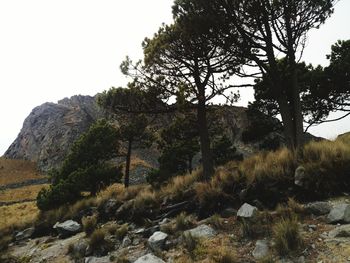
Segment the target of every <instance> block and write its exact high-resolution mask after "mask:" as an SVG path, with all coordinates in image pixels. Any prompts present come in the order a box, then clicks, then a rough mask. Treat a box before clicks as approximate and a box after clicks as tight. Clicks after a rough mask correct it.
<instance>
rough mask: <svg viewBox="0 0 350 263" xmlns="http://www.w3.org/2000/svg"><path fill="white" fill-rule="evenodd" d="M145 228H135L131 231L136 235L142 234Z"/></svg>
mask: <svg viewBox="0 0 350 263" xmlns="http://www.w3.org/2000/svg"><path fill="white" fill-rule="evenodd" d="M145 230H146V229H145V228H138V229H135V230H134V231H133V233H134V234H136V235H143V233H144V232H145Z"/></svg>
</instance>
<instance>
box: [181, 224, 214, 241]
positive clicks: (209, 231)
mask: <svg viewBox="0 0 350 263" xmlns="http://www.w3.org/2000/svg"><path fill="white" fill-rule="evenodd" d="M188 233H189V234H191V236H193V237H196V238H202V237H204V238H210V237H214V236H215V235H216V234H217V232H216V231H215V230H214V229H213V228H211V227H210V226H208V225H200V226H197V227H195V228H192V229H190V230H187V231H185V232H184V234H185V235H187V234H188Z"/></svg>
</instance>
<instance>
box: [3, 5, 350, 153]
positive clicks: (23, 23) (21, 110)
mask: <svg viewBox="0 0 350 263" xmlns="http://www.w3.org/2000/svg"><path fill="white" fill-rule="evenodd" d="M172 3H173V0H147V1H144V0H128V1H118V0H99V1H97V0H60V1H58V0H55V1H54V0H31V1H28V0H1V1H0V125H1V126H0V156H1V155H2V154H3V153H4V152H5V151H6V149H7V148H8V147H9V146H10V144H11V143H12V142H13V141H14V139H15V138H16V136H17V134H18V133H19V132H20V129H21V127H22V124H23V121H24V119H25V118H26V117H27V116H28V115H29V113H30V112H31V110H32V109H33V108H34V107H36V106H39V105H41V104H43V103H45V102H57V101H58V100H60V99H62V98H65V97H70V96H73V95H78V94H81V95H95V94H96V93H98V92H102V91H103V90H106V89H109V88H111V87H113V86H114V87H118V86H124V85H125V84H126V83H127V79H126V78H125V77H124V76H123V75H122V74H121V73H120V70H119V65H120V63H121V62H122V61H123V60H124V59H125V57H126V56H127V55H129V56H130V57H131V58H134V59H135V60H136V59H140V58H142V48H141V42H142V40H143V39H144V38H145V37H146V36H147V37H151V36H152V35H153V34H154V33H155V32H156V31H157V29H158V28H159V26H160V25H161V24H162V23H163V22H164V23H170V22H171V20H172V15H171V6H172ZM349 11H350V1H349V0H340V1H339V3H338V4H337V5H336V8H335V13H334V14H333V16H332V17H331V18H330V19H329V20H327V22H326V24H325V25H323V26H322V27H321V28H320V29H319V30H312V31H311V32H310V34H309V39H308V45H307V47H306V50H305V53H304V57H303V60H304V61H306V62H307V63H312V64H314V65H316V64H321V65H327V63H328V62H327V60H326V54H329V53H330V47H331V45H332V44H334V43H335V42H336V41H337V40H338V39H350V30H349V28H348V25H350V16H349ZM252 99H253V96H252V91H251V90H246V91H242V92H241V101H240V102H239V103H238V105H246V104H247V101H249V100H252ZM310 131H311V132H312V133H313V134H315V135H319V136H323V137H326V138H335V137H336V135H337V134H341V133H344V132H346V131H350V117H348V118H346V119H344V120H343V121H340V122H337V123H331V124H323V125H320V126H318V127H316V128H313V129H311V130H310Z"/></svg>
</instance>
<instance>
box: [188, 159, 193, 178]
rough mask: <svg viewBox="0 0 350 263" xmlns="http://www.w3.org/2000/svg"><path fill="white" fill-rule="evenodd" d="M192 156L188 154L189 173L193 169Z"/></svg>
mask: <svg viewBox="0 0 350 263" xmlns="http://www.w3.org/2000/svg"><path fill="white" fill-rule="evenodd" d="M192 159H193V158H192V156H188V172H189V173H190V174H192V170H193V168H192Z"/></svg>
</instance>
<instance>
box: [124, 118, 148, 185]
mask: <svg viewBox="0 0 350 263" xmlns="http://www.w3.org/2000/svg"><path fill="white" fill-rule="evenodd" d="M148 125H149V121H148V119H147V117H146V116H145V115H144V114H136V115H135V114H130V115H128V116H127V117H126V118H125V120H124V121H123V122H122V124H121V125H120V127H119V130H118V131H119V136H120V137H119V138H120V140H121V141H124V142H126V144H127V151H126V161H125V173H124V186H125V187H128V186H129V177H130V163H131V154H132V148H133V145H135V144H137V145H138V146H139V147H147V146H150V145H151V143H152V140H153V134H152V132H151V131H150V129H148Z"/></svg>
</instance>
